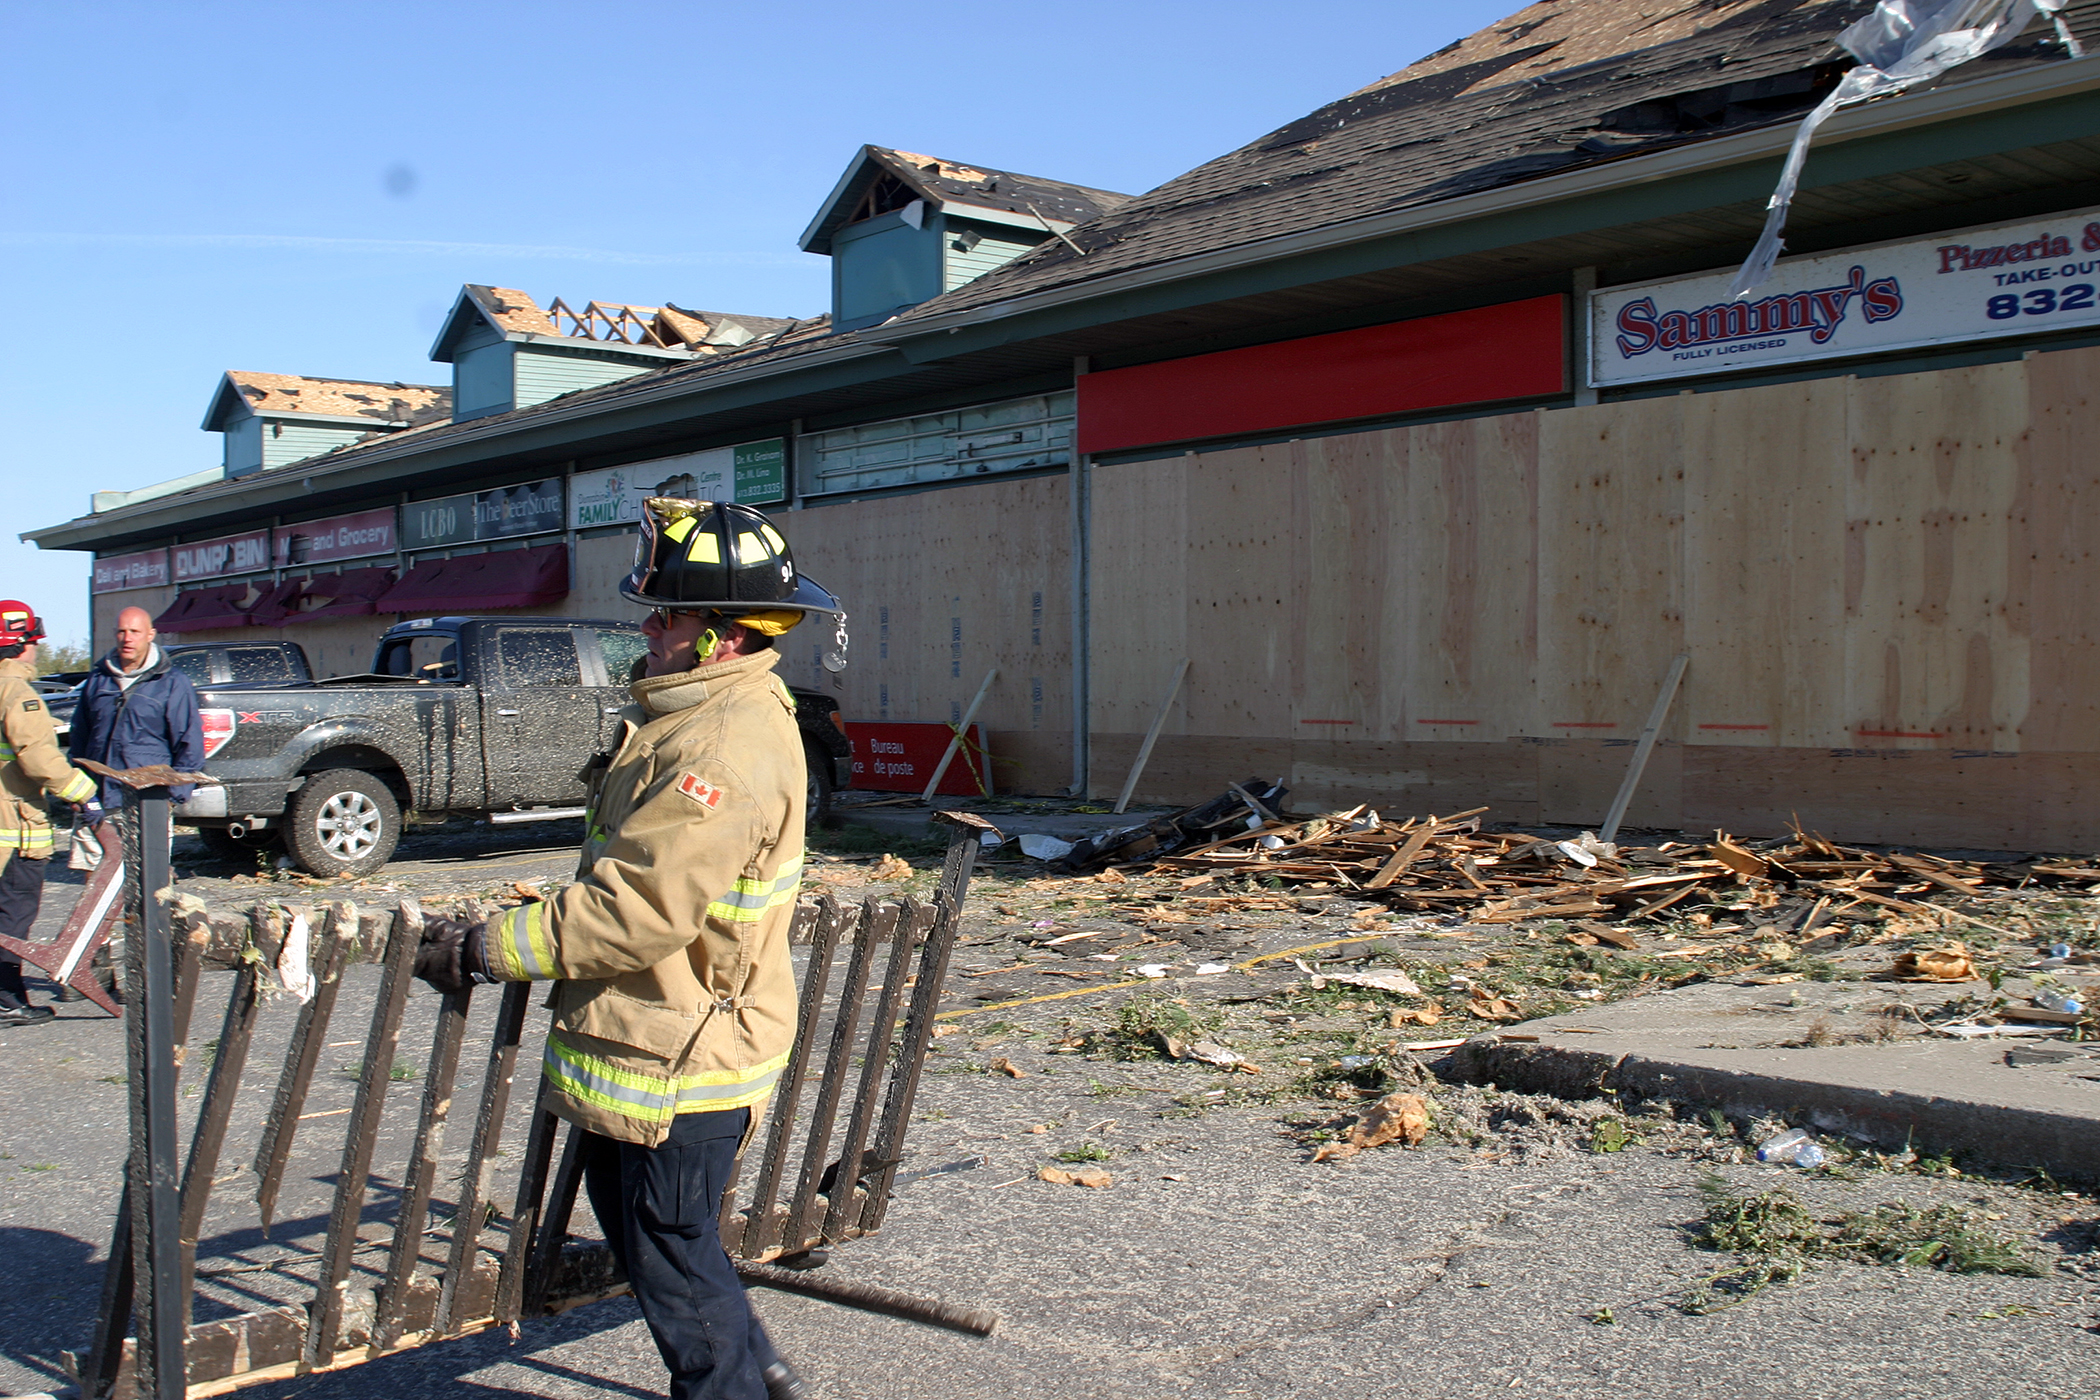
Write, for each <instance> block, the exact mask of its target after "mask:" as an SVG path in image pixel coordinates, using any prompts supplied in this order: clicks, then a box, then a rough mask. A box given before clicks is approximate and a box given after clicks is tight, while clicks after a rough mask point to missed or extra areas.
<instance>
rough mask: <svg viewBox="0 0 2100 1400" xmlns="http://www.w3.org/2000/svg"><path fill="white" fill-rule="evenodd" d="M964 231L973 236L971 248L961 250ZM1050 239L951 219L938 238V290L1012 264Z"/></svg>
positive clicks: (947, 290) (952, 288) (950, 289)
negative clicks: (975, 242) (939, 275)
mask: <svg viewBox="0 0 2100 1400" xmlns="http://www.w3.org/2000/svg"><path fill="white" fill-rule="evenodd" d="M965 232H968V233H974V234H976V235H977V244H976V246H975V247H972V248H969V249H965V248H964V247H963V246H962V243H963V242H966V241H967V240H965V239H963V238H962V235H963V234H964V233H965ZM1050 236H1051V235H1050V234H1048V233H1040V234H1036V235H1034V236H1033V237H1031V236H1030V235H1029V234H1028V233H1027V232H1026V231H1025V230H1022V229H1012V228H1000V227H998V226H997V225H994V224H976V223H964V222H962V221H961V220H954V219H951V220H949V221H948V226H947V228H946V230H945V231H944V232H943V233H942V235H941V261H942V267H941V290H942V291H944V292H952V291H954V290H955V289H956V288H957V287H960V286H962V285H963V284H964V283H965V282H974V281H976V280H977V279H978V278H980V277H982V276H984V274H986V273H987V272H990V271H991V270H992V269H993V268H995V267H998V266H1000V265H1002V264H1004V263H1010V262H1012V261H1013V260H1014V259H1015V258H1018V257H1020V256H1021V254H1023V253H1025V252H1027V251H1028V250H1029V249H1030V248H1033V247H1035V246H1036V245H1037V244H1039V243H1041V242H1042V241H1043V240H1044V239H1047V238H1049V237H1050Z"/></svg>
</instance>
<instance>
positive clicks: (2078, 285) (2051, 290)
mask: <svg viewBox="0 0 2100 1400" xmlns="http://www.w3.org/2000/svg"><path fill="white" fill-rule="evenodd" d="M2022 303H2025V304H2024V305H2023V304H2022ZM2093 306H2094V299H2093V288H2092V284H2091V283H2088V282H2074V283H2072V284H2071V285H2070V286H2068V287H2064V288H2061V289H2059V288H2056V287H2036V288H2035V289H2034V290H2033V291H2031V292H2006V293H2003V294H2002V295H1999V296H1994V297H1992V298H1991V299H1990V300H1989V301H1987V302H1985V303H1984V304H1983V314H1984V315H1986V316H1988V317H1990V318H1991V319H1992V320H1993V321H2010V320H2011V319H2012V318H2013V317H2015V316H2047V315H2049V314H2051V313H2052V312H2057V311H2090V310H2092V309H2093Z"/></svg>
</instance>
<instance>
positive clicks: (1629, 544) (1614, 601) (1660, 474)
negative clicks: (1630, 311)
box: [1537, 396, 1684, 738]
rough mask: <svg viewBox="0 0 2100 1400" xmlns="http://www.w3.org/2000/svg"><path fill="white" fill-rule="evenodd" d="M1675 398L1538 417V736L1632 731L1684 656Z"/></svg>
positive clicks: (1676, 721)
mask: <svg viewBox="0 0 2100 1400" xmlns="http://www.w3.org/2000/svg"><path fill="white" fill-rule="evenodd" d="M1683 402H1684V399H1683V398H1682V397H1678V396H1673V397H1670V398H1661V399H1643V400H1638V401H1635V402H1632V403H1621V404H1604V405H1599V406H1596V407H1592V408H1576V409H1567V410H1563V411H1561V412H1558V413H1547V414H1542V415H1540V417H1541V423H1540V427H1539V684H1538V697H1539V698H1538V706H1539V719H1538V730H1537V732H1538V733H1539V734H1540V735H1541V736H1548V737H1559V738H1630V737H1633V736H1636V735H1638V734H1639V733H1640V729H1641V725H1642V723H1643V721H1645V720H1646V718H1647V716H1648V711H1649V709H1650V708H1651V707H1652V706H1653V705H1654V703H1655V695H1656V691H1657V689H1658V687H1659V686H1660V684H1661V682H1662V679H1663V676H1664V674H1665V673H1666V672H1667V670H1668V669H1669V666H1670V663H1671V662H1672V661H1673V660H1674V659H1675V657H1676V656H1677V654H1678V653H1679V652H1680V651H1682V650H1683V647H1684V573H1683V557H1684V556H1683V544H1684V542H1683V523H1684V467H1683V455H1684V454H1683V437H1682V433H1681V431H1680V422H1681V418H1682V412H1681V409H1680V404H1682V403H1683ZM1682 724H1683V718H1682V712H1675V713H1673V716H1672V720H1671V723H1670V727H1669V728H1668V729H1666V730H1665V731H1664V733H1665V735H1666V736H1668V737H1672V738H1677V737H1681V731H1682Z"/></svg>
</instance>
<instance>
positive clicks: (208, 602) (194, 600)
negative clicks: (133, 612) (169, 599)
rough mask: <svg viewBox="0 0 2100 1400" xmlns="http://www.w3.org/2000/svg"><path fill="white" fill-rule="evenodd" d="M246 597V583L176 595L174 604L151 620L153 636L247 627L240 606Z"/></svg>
mask: <svg viewBox="0 0 2100 1400" xmlns="http://www.w3.org/2000/svg"><path fill="white" fill-rule="evenodd" d="M247 597H248V585H247V584H245V583H234V584H228V585H226V586H225V587H223V588H194V589H191V590H190V591H189V592H187V593H178V594H176V595H175V602H174V604H173V605H172V606H171V607H169V609H168V610H167V611H166V612H164V613H162V614H161V615H160V616H159V617H156V618H154V619H153V630H154V631H156V632H178V633H180V632H208V631H210V630H212V629H213V628H218V627H246V626H247V625H248V623H249V621H250V619H249V617H248V610H247V609H246V608H245V607H243V606H242V603H243V602H244V601H245V600H246V599H247Z"/></svg>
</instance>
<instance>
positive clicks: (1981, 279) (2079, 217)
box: [1589, 210, 2100, 387]
mask: <svg viewBox="0 0 2100 1400" xmlns="http://www.w3.org/2000/svg"><path fill="white" fill-rule="evenodd" d="M1734 275H1735V269H1734V268H1728V269H1726V270H1723V271H1720V272H1714V273H1704V274H1700V275H1698V276H1693V277H1679V278H1676V279H1674V280H1672V281H1668V282H1651V283H1647V284H1644V285H1641V286H1632V287H1608V288H1605V289H1604V290H1601V291H1598V292H1594V293H1592V294H1591V297H1590V376H1589V382H1590V383H1591V384H1593V385H1597V386H1600V387H1601V386H1606V385H1613V384H1639V383H1643V382H1647V381H1651V380H1657V379H1678V378H1688V377H1690V376H1692V375H1700V374H1724V373H1727V372H1728V371H1731V370H1742V369H1762V368H1768V367H1771V366H1776V365H1789V364H1797V363H1800V362H1802V361H1806V360H1822V359H1829V358H1831V357H1833V356H1838V355H1871V354H1877V353H1880V352H1882V351H1885V350H1903V349H1908V348H1911V347H1913V346H1920V345H1943V344H1947V343H1949V342H1954V341H1969V340H1982V339H1987V338H1991V337H1996V336H2009V335H2033V334H2035V333H2036V332H2038V331H2049V330H2058V329H2063V328H2067V327H2072V326H2089V325H2100V210H2092V211H2088V212H2086V213H2082V214H2064V215H2058V216H2056V217H2053V218H2048V219H2038V220H2032V221H2029V222H2025V223H2018V224H2002V225H1999V226H1997V227H1994V228H1984V229H1970V230H1966V231H1963V232H1960V233H1949V234H1939V235H1936V236H1934V237H1931V238H1922V239H1910V240H1906V241H1904V242H1900V243H1884V244H1878V245H1875V246H1872V247H1866V248H1855V249H1851V250H1849V251H1846V252H1838V253H1819V254H1817V255H1815V256H1813V257H1803V258H1790V259H1788V260H1787V261H1785V262H1782V263H1780V264H1779V266H1778V267H1777V268H1775V269H1774V270H1773V273H1772V277H1771V280H1770V281H1768V282H1766V283H1765V284H1764V285H1763V286H1761V287H1759V288H1757V289H1756V290H1755V291H1754V292H1752V293H1751V294H1750V295H1749V296H1748V297H1745V298H1744V299H1742V300H1741V301H1731V300H1729V297H1728V283H1729V281H1730V279H1732V278H1733V277H1734Z"/></svg>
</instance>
